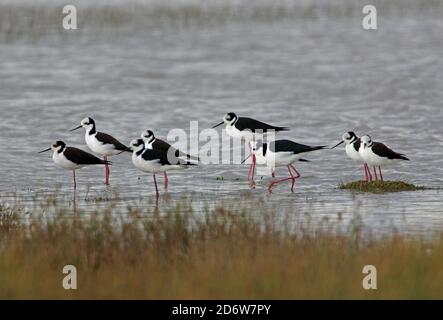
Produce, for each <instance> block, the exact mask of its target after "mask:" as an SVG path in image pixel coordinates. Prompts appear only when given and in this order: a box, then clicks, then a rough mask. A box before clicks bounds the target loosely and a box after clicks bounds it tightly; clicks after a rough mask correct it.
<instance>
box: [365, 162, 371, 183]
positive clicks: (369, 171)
mask: <svg viewBox="0 0 443 320" xmlns="http://www.w3.org/2000/svg"><path fill="white" fill-rule="evenodd" d="M365 166H366V172H367V173H368V177H369V181H371V182H372V174H371V170H370V169H369V166H368V164H367V163H365Z"/></svg>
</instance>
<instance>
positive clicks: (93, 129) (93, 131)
mask: <svg viewBox="0 0 443 320" xmlns="http://www.w3.org/2000/svg"><path fill="white" fill-rule="evenodd" d="M96 132H97V131H96V130H95V123H94V124H93V125H92V128H91V130H89V135H90V136H91V135H93V134H95V133H96Z"/></svg>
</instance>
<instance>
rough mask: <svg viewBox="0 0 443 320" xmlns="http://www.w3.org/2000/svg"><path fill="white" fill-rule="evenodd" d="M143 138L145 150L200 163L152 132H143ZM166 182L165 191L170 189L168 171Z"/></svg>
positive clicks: (197, 159) (165, 177)
mask: <svg viewBox="0 0 443 320" xmlns="http://www.w3.org/2000/svg"><path fill="white" fill-rule="evenodd" d="M141 137H142V139H143V141H144V142H145V148H146V149H153V150H159V151H162V152H165V153H166V154H168V156H169V155H170V156H171V157H174V158H181V157H182V158H186V159H188V160H195V161H200V159H199V158H198V157H193V156H191V155H189V154H187V153H184V152H182V151H180V150H178V149H175V148H174V147H173V146H171V145H170V144H169V143H167V142H166V141H163V140H161V139H158V138H156V137H155V136H154V133H153V132H152V131H151V130H146V131H143V132H142V134H141ZM164 180H165V190H167V189H168V181H169V179H168V174H167V173H166V171H165V172H164Z"/></svg>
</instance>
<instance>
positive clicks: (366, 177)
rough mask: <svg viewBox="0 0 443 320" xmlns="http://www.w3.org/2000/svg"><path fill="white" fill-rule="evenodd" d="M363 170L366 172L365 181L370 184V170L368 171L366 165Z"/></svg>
mask: <svg viewBox="0 0 443 320" xmlns="http://www.w3.org/2000/svg"><path fill="white" fill-rule="evenodd" d="M363 169H364V170H365V181H366V182H368V181H369V176H368V170H366V163H365V164H364V166H363Z"/></svg>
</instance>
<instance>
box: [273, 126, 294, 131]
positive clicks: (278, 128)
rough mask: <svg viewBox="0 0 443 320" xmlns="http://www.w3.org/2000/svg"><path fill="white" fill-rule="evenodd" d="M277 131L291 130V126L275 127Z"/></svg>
mask: <svg viewBox="0 0 443 320" xmlns="http://www.w3.org/2000/svg"><path fill="white" fill-rule="evenodd" d="M274 130H275V131H277V132H278V131H289V130H291V129H290V128H289V127H275V128H274Z"/></svg>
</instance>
